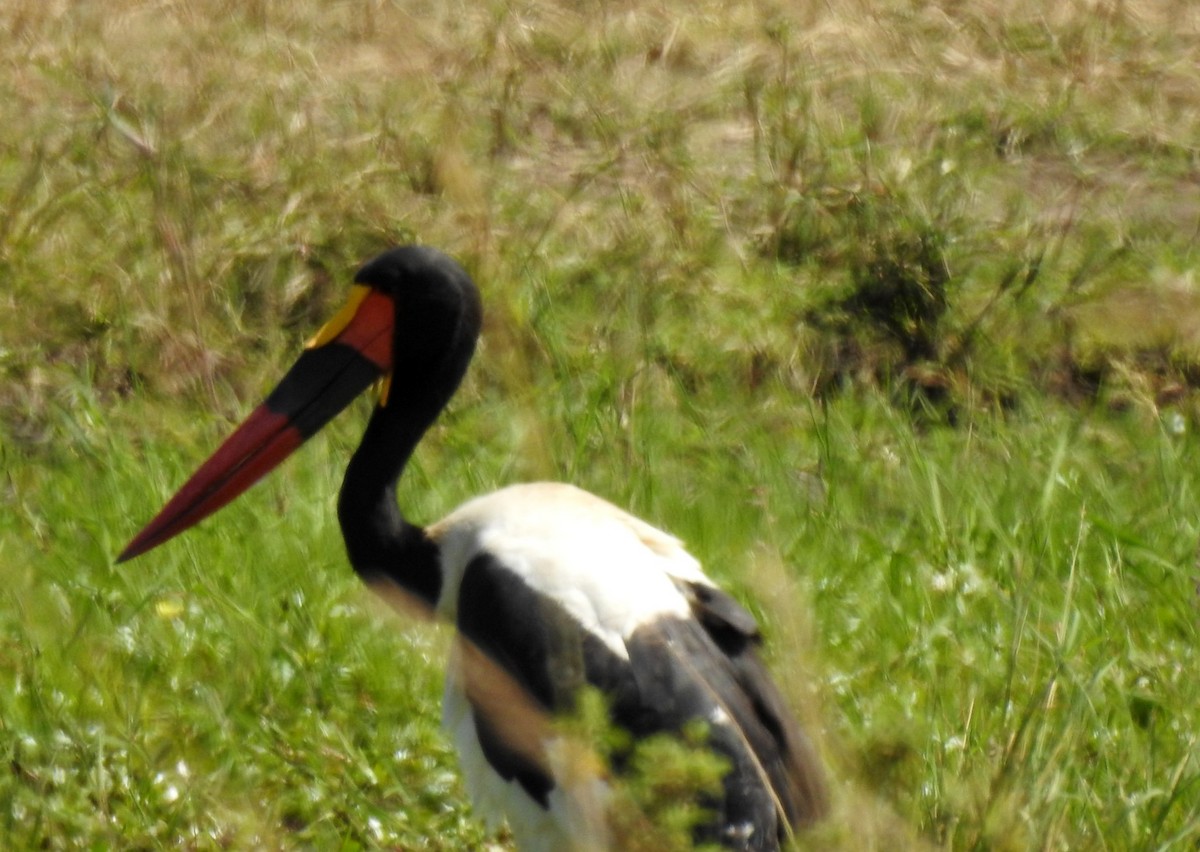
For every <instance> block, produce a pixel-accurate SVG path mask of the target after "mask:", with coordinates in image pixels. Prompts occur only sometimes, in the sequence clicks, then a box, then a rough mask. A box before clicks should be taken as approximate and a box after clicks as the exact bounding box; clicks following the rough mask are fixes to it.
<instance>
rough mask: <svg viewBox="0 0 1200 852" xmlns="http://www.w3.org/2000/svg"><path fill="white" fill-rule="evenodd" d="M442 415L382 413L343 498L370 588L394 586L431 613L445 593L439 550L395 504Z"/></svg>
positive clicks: (351, 549) (347, 528)
mask: <svg viewBox="0 0 1200 852" xmlns="http://www.w3.org/2000/svg"><path fill="white" fill-rule="evenodd" d="M437 414H438V411H437V410H436V409H435V410H433V411H421V409H420V407H419V406H414V407H409V406H405V408H404V412H403V413H400V412H398V411H396V410H393V409H391V408H377V409H376V410H375V413H374V414H373V415H372V417H371V422H370V423H369V424H368V425H367V431H366V434H365V435H363V440H362V443H361V444H360V445H359V447H358V449H357V450H356V451H355V453H354V456H353V458H351V459H350V466H349V467H347V468H346V477H345V479H344V480H343V481H342V490H341V493H340V495H339V498H338V520H339V522H340V523H341V526H342V535H343V536H344V537H345V540H346V551H347V553H348V555H349V557H350V564H351V565H353V566H354V570H355V571H357V572H358V574H359V576H360V577H362V578H363V580H364V581H365V582H367V583H371V584H373V583H377V582H380V581H383V580H390V581H391V582H393V583H396V584H397V585H399V586H400V587H401V588H402V589H404V590H405V591H407V592H409V593H411V594H414V595H416V596H417V597H418V598H419V599H420V600H421V602H422V603H424V604H426V605H428V606H430V607H432V606H434V605H435V604H436V603H437V598H438V595H439V594H440V592H441V586H442V577H441V565H440V561H439V557H438V549H437V545H436V544H435V543H434V542H433V541H431V540H430V539H429V538H428V537H427V536H426V535H425V530H424V529H423V528H421V527H420V526H417V525H416V524H411V523H409V522H408V521H406V520H405V519H404V516H403V515H402V514H401V513H400V507H399V506H398V505H397V503H396V484H397V482H398V481H399V479H400V475H401V473H403V471H404V467H405V465H406V464H407V463H408V460H409V458H410V457H411V456H412V453H413V450H414V449H416V446H417V443H418V442H419V441H420V440H421V436H422V435H423V434H424V433H425V430H426V429H428V428H429V426H430V425H431V424H432V423H433V421H434V419H435V418H436V417H437Z"/></svg>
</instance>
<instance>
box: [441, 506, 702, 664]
mask: <svg viewBox="0 0 1200 852" xmlns="http://www.w3.org/2000/svg"><path fill="white" fill-rule="evenodd" d="M429 532H430V535H431V536H432V537H433V538H435V539H436V540H437V541H438V544H439V546H440V548H441V552H442V570H443V581H442V594H441V597H440V599H439V601H438V607H437V608H438V611H439V613H440V614H441V615H442V616H443V617H445V618H447V619H450V620H453V618H454V614H455V609H456V606H457V602H458V589H459V586H460V584H461V583H462V575H463V570H464V569H465V568H466V566H467V565H468V564H469V563H470V561H471V560H472V559H473V558H474V557H475V556H477V555H478V554H479V553H481V552H484V551H486V552H487V553H489V554H491V555H492V556H493V557H495V558H496V559H497V560H499V561H500V563H501V564H503V565H504V566H505V567H506V568H507V569H508V570H510V571H513V572H514V573H516V574H518V575H519V576H520V577H521V578H522V579H523V580H524V581H525V582H526V583H528V584H529V586H530V587H531V588H533V589H535V590H537V591H539V592H541V593H542V594H544V595H546V596H548V597H550V598H553V599H554V600H556V601H558V602H559V603H561V604H562V605H563V606H564V607H565V608H566V609H567V611H568V612H569V613H570V614H571V615H573V616H574V617H575V618H578V619H579V620H580V622H581V623H582V624H583V625H584V626H585V627H586V628H588V629H589V630H592V631H593V632H595V634H596V635H597V636H599V637H600V638H601V639H603V640H604V642H605V644H607V645H608V646H609V647H610V648H612V650H613V651H614V652H615V653H617V654H619V655H621V656H622V657H626V656H627V654H626V651H625V644H624V640H625V639H626V638H627V637H628V636H630V635H631V634H632V633H633V631H634V630H635V629H637V627H638V626H640V625H642V624H645V623H646V622H648V621H651V620H653V619H655V618H657V617H661V616H664V615H674V616H677V617H681V618H686V617H688V616H689V614H690V610H689V607H688V602H687V600H686V599H685V598H684V596H683V595H682V594H681V593H680V592H679V590H678V588H677V587H676V585H675V582H674V581H675V580H683V581H687V582H694V583H704V584H707V585H711V581H710V580H709V579H708V578H707V577H706V576H705V575H704V572H703V571H702V570H701V569H700V565H699V563H698V562H697V561H696V560H695V559H694V558H693V557H692V556H691V555H690V554H689V553H688V552H687V551H686V550H684V548H683V545H682V544H681V543H680V542H679V540H678V539H676V538H674V537H673V536H670V535H668V534H667V533H664V532H662V531H661V530H659V529H656V528H655V527H652V526H650V525H649V524H647V523H646V522H644V521H641V520H639V519H638V518H635V517H634V516H632V515H630V514H628V513H627V512H624V511H622V510H620V509H618V508H617V507H616V506H614V505H612V504H611V503H608V502H607V501H605V500H602V499H600V498H599V497H596V496H594V495H592V494H589V493H587V492H586V491H582V490H580V489H578V488H575V487H574V486H570V485H562V484H557V483H535V484H529V485H514V486H510V487H508V488H504V489H501V490H500V491H496V492H493V493H491V494H488V495H486V496H483V497H479V498H476V499H474V500H471V501H469V502H467V503H464V504H463V505H462V506H460V507H459V508H458V509H456V510H455V511H454V512H452V513H451V514H450V515H448V516H447V517H446V518H445V519H443V520H442V521H440V522H438V523H437V524H435V525H433V526H432V527H430V529H429Z"/></svg>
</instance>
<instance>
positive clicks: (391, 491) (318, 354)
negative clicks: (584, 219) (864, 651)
mask: <svg viewBox="0 0 1200 852" xmlns="http://www.w3.org/2000/svg"><path fill="white" fill-rule="evenodd" d="M354 280H355V286H354V287H353V288H352V292H351V296H350V299H349V302H348V304H347V305H346V306H345V308H343V309H342V311H340V312H339V313H338V314H337V315H336V316H335V317H334V318H333V319H332V320H331V321H330V322H329V323H327V324H326V325H325V326H324V327H323V328H321V330H320V331H319V332H318V333H317V334H316V336H314V337H313V338H312V340H310V341H309V343H308V345H307V347H306V349H305V351H304V352H303V354H301V356H300V358H299V360H298V361H297V362H296V364H295V365H294V366H293V367H292V368H291V370H290V371H289V372H288V373H287V375H286V376H285V377H284V378H283V380H282V381H281V382H280V384H279V385H278V387H276V388H275V390H274V391H273V392H272V393H271V394H270V395H269V396H268V397H267V399H266V401H265V402H264V403H263V404H262V405H260V406H259V407H258V408H257V409H255V410H254V411H253V412H252V413H251V414H250V416H249V417H248V418H247V419H246V420H245V422H243V423H242V425H241V426H240V427H239V428H238V429H237V430H236V431H235V432H234V433H233V434H232V435H231V436H230V437H229V438H228V439H227V440H226V441H225V443H224V444H223V445H222V446H221V447H220V448H219V449H218V450H217V451H216V453H215V454H214V455H213V456H212V457H211V458H210V459H209V460H208V461H206V462H205V463H204V464H203V465H202V466H201V467H200V469H199V470H198V471H197V472H196V473H195V474H194V475H193V476H192V478H191V479H190V480H188V482H187V483H186V484H185V485H184V486H183V487H182V489H180V491H179V492H178V493H177V494H176V495H175V496H174V497H173V498H171V500H170V501H169V502H168V503H167V505H166V506H165V507H164V508H163V509H162V511H161V512H159V514H158V515H157V516H156V517H155V518H154V519H153V520H152V521H151V522H150V523H149V525H147V526H146V528H145V529H143V530H142V531H141V532H140V533H138V535H137V536H136V537H135V538H134V539H133V540H132V541H131V542H130V543H129V545H128V546H127V547H126V548H125V550H124V551H123V552H122V553H121V555H120V556H119V557H118V561H124V560H127V559H131V558H133V557H135V556H138V555H139V554H142V553H145V552H146V551H147V550H149V549H150V548H152V547H155V546H157V545H159V544H162V543H163V542H164V541H166V540H168V539H169V538H171V537H173V536H175V535H177V534H178V533H180V532H183V531H184V530H185V529H187V528H189V527H191V526H192V525H193V524H195V523H197V522H198V521H200V520H201V519H203V518H204V517H206V516H208V515H209V514H211V513H212V512H215V511H216V510H217V509H219V508H221V507H222V506H224V505H225V504H226V503H228V502H229V501H231V500H233V499H234V498H235V497H237V496H238V495H239V494H241V493H242V492H243V491H244V490H245V489H246V488H248V487H249V486H250V485H252V484H253V483H254V482H256V481H257V480H258V479H260V478H261V477H263V476H264V475H265V474H267V473H268V472H269V471H270V470H272V469H273V468H274V467H275V466H276V465H278V464H279V463H280V462H281V461H283V459H284V458H285V457H287V456H288V455H289V454H290V453H291V452H292V451H293V450H295V449H296V448H297V447H299V446H300V445H301V444H302V443H303V442H304V441H305V440H306V439H307V438H309V437H310V436H311V435H313V434H314V433H315V432H317V431H318V430H319V429H320V428H321V427H322V426H324V425H325V424H326V423H327V422H328V421H329V420H331V419H332V418H333V417H334V415H336V414H337V413H338V412H339V411H341V410H342V409H343V408H344V407H346V406H347V405H348V404H349V403H350V401H351V400H353V399H354V398H355V397H356V396H358V395H359V394H360V393H361V392H362V391H364V390H366V389H367V388H368V387H369V386H371V385H372V384H375V383H377V382H380V381H382V386H381V388H380V393H379V400H378V404H377V406H376V407H375V409H374V412H373V413H372V415H371V418H370V421H369V422H368V424H367V429H366V433H365V434H364V436H363V439H362V443H361V444H360V445H359V447H358V449H357V450H356V451H355V453H354V455H353V457H352V458H351V459H350V464H349V467H348V468H347V469H346V475H345V480H344V481H343V484H342V489H341V493H340V496H339V500H338V520H339V521H340V523H341V527H342V532H343V535H344V536H345V541H346V549H347V551H348V554H349V558H350V563H351V565H353V566H354V569H355V570H356V571H357V572H358V574H359V575H360V576H361V577H362V578H363V579H364V580H365V581H366V582H367V583H369V584H371V585H372V587H373V588H374V589H376V590H377V591H379V592H380V593H381V594H383V595H384V596H385V597H387V596H389V595H391V594H394V593H397V592H402V593H403V595H404V597H405V598H406V599H410V600H413V601H415V602H417V603H418V604H420V605H423V607H424V608H425V609H427V610H431V611H433V612H434V613H435V614H436V615H438V616H440V617H442V618H444V619H446V620H448V621H449V622H451V623H452V624H454V625H455V626H456V628H457V635H458V637H460V641H459V642H458V643H456V645H455V652H454V653H453V655H452V661H451V663H452V665H451V666H450V672H449V675H448V677H447V685H446V694H445V702H444V712H443V722H444V724H445V726H446V728H447V729H448V730H449V732H450V733H451V734H452V735H453V737H454V738H455V740H456V743H457V746H458V750H459V754H460V760H461V765H462V769H463V772H464V775H465V779H466V784H467V789H468V792H469V793H470V794H471V796H472V798H473V800H474V801H475V803H476V805H477V807H478V808H479V809H480V810H481V811H482V812H483V813H484V814H485V815H487V816H489V817H491V818H495V817H497V816H504V817H507V819H508V821H509V824H510V827H511V829H512V831H513V834H514V836H515V837H516V839H517V841H518V844H519V845H520V847H521V848H522V849H545V850H570V849H589V850H591V849H606V848H612V847H613V845H614V844H616V845H618V846H619V845H623V842H622V841H621V840H619V839H614V837H613V836H612V835H611V833H610V832H609V830H608V828H607V823H606V820H605V818H604V811H605V804H604V803H605V801H606V795H607V791H608V789H609V787H608V784H607V783H606V781H605V780H604V777H603V771H602V770H601V769H599V768H598V767H599V764H598V762H596V761H594V760H588V759H580V757H579V755H580V754H581V752H580V751H579V750H578V749H575V750H572V749H570V748H566V747H565V745H564V742H563V739H562V737H563V734H562V729H561V727H555V726H553V725H552V724H549V723H548V720H549V719H552V718H553V716H554V715H555V714H559V713H562V712H565V711H570V710H571V708H573V707H574V706H575V703H574V699H575V696H576V694H577V692H578V690H579V688H581V687H582V686H584V685H585V684H590V685H591V686H593V687H595V688H596V689H598V690H599V691H600V692H601V694H602V695H603V696H604V697H605V698H606V700H607V706H608V708H609V712H610V715H611V717H612V720H613V722H614V724H615V725H618V726H620V727H622V728H624V729H625V730H627V731H628V733H629V734H630V735H631V736H632V737H634V738H638V737H646V736H649V735H652V734H655V733H660V732H665V733H671V732H679V731H681V730H682V729H683V728H684V727H685V725H688V724H689V723H693V722H695V721H696V720H699V721H700V722H701V724H702V726H706V730H707V739H706V740H705V741H704V742H705V744H706V747H709V748H711V749H712V750H713V751H715V752H716V753H717V754H718V755H719V756H720V757H721V758H723V759H724V761H725V763H726V764H727V765H728V770H727V772H726V774H725V775H724V776H723V780H722V785H721V789H722V792H721V793H719V794H712V795H705V796H704V797H703V801H702V802H701V804H702V806H703V807H704V808H705V810H706V814H707V816H706V818H705V820H704V821H703V823H702V824H701V825H700V826H699V827H698V828H697V829H696V831H695V838H696V839H697V840H698V841H703V842H708V843H716V844H718V845H721V846H723V847H726V848H732V849H747V850H769V849H777V848H779V846H780V844H781V843H784V842H785V841H786V839H787V838H788V837H790V836H791V834H792V831H793V829H794V828H795V827H798V826H805V825H808V824H810V823H812V822H814V821H816V820H817V819H819V818H820V817H821V816H822V815H823V814H824V813H825V812H826V810H827V807H828V804H827V794H826V788H825V783H824V776H823V772H822V768H821V765H820V762H819V760H818V757H817V754H816V751H815V749H814V747H813V746H812V744H811V743H810V741H809V740H808V738H807V737H806V736H805V735H804V733H803V732H802V731H801V730H800V728H799V726H798V725H797V724H796V723H795V722H794V721H793V718H792V716H791V714H790V713H789V712H788V710H787V708H786V706H785V704H784V701H783V699H782V698H781V696H780V693H779V691H778V689H777V688H776V686H775V685H774V683H773V682H772V680H771V678H770V676H769V675H768V673H767V670H766V668H765V667H764V665H763V664H762V662H761V661H760V659H759V657H758V654H757V650H756V648H757V646H758V644H759V641H760V639H759V632H758V627H757V625H756V624H755V621H754V618H753V617H752V616H751V615H750V613H748V612H747V611H746V610H745V609H743V608H742V607H741V606H740V605H739V604H738V603H737V602H735V601H734V599H733V598H732V597H730V596H729V595H727V594H726V593H724V592H722V591H721V590H719V589H718V588H717V587H716V586H715V585H714V584H713V582H712V581H711V580H710V579H709V578H708V577H707V576H705V574H704V572H703V571H702V570H701V568H700V565H699V563H697V561H696V560H695V559H694V558H693V557H692V556H690V555H689V554H688V553H687V551H685V550H684V548H683V546H682V545H681V543H680V542H679V541H678V540H677V539H675V538H673V537H672V536H670V535H667V534H666V533H664V532H661V531H660V530H658V529H656V528H654V527H652V526H650V525H649V524H647V523H645V522H643V521H641V520H639V519H637V518H635V517H633V516H632V515H629V514H627V513H625V512H623V511H622V510H620V509H618V508H617V507H616V506H613V505H612V504H610V503H608V502H606V501H604V500H602V499H600V498H599V497H595V496H593V495H591V494H589V493H587V492H585V491H581V490H579V489H576V488H574V487H572V486H569V485H561V484H549V483H538V484H529V485H514V486H510V487H507V488H504V489H502V490H500V491H496V492H494V493H492V494H489V495H486V496H483V497H479V498H476V499H473V500H470V501H469V502H467V503H465V504H464V505H462V506H460V507H459V508H458V509H456V510H455V511H453V512H451V514H450V515H449V516H448V517H446V518H444V519H443V520H441V521H438V522H437V523H434V524H432V525H430V526H427V527H422V526H419V525H417V524H414V523H412V522H411V521H409V520H407V519H405V518H404V516H403V515H402V514H401V513H400V509H399V507H398V505H397V500H396V484H397V481H398V480H399V477H400V475H401V474H402V473H403V471H404V468H405V465H406V463H407V462H408V460H409V457H410V456H411V455H412V453H413V450H414V449H415V448H416V446H417V442H418V441H419V440H420V439H421V436H422V435H423V434H424V433H425V431H426V430H427V429H428V428H429V427H430V425H432V423H433V422H434V420H435V419H436V418H437V417H438V415H439V413H440V412H441V411H442V409H443V408H444V407H445V406H446V404H447V403H448V402H449V400H450V397H451V396H452V395H453V393H454V392H455V390H456V389H457V388H458V385H459V383H460V382H461V380H462V378H463V375H464V374H465V373H466V370H467V365H468V363H469V362H470V360H471V357H472V355H473V353H474V351H475V345H476V341H477V339H478V337H479V332H480V325H481V306H480V298H479V292H478V290H477V289H476V287H475V285H474V283H473V282H472V281H471V278H470V277H469V276H468V275H467V273H466V272H465V271H464V270H463V269H462V267H461V266H459V265H458V264H457V263H456V262H455V261H453V260H451V259H450V258H449V257H447V256H446V255H444V254H442V253H441V252H439V251H436V250H434V249H430V248H425V247H419V246H406V247H401V248H396V249H393V250H391V251H388V252H386V253H384V254H382V255H380V256H379V257H377V258H375V259H374V260H372V261H370V262H369V263H367V264H366V265H365V266H363V267H362V268H361V269H360V270H359V271H358V274H357V275H356V276H355V279H354Z"/></svg>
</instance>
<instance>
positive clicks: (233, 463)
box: [117, 285, 395, 562]
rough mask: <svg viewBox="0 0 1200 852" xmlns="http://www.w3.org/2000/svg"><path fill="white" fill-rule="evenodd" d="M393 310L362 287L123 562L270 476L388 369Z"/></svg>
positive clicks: (126, 553) (381, 296) (137, 538)
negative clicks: (271, 472) (281, 463)
mask: <svg viewBox="0 0 1200 852" xmlns="http://www.w3.org/2000/svg"><path fill="white" fill-rule="evenodd" d="M394 310H395V309H394V306H393V303H392V299H391V297H389V296H387V295H385V294H383V293H381V292H379V291H378V290H373V289H371V288H369V287H363V286H357V285H356V286H355V287H354V288H352V293H351V296H350V300H349V302H348V303H347V305H346V307H345V308H343V309H342V310H341V312H339V313H338V315H337V316H335V317H334V318H333V319H332V320H330V321H329V323H328V324H326V325H325V326H324V327H323V328H322V329H321V330H320V331H319V332H317V334H316V336H314V337H313V338H312V340H310V341H309V342H308V348H307V349H306V350H305V351H304V353H303V354H302V355H301V356H300V358H299V360H297V361H296V363H295V364H294V365H293V366H292V368H291V369H290V370H289V371H288V373H287V375H286V376H284V378H283V381H281V382H280V383H279V385H278V386H277V387H276V388H275V390H273V391H272V392H271V395H270V396H268V397H267V399H266V400H265V401H264V402H263V403H262V405H260V406H259V407H258V408H256V409H255V410H254V411H253V412H251V413H250V416H249V417H247V418H246V420H245V421H244V422H243V423H242V425H241V426H239V427H238V428H237V430H236V431H235V432H234V433H233V434H232V435H230V436H229V437H228V438H227V439H226V440H225V443H224V444H222V445H221V447H220V448H219V449H218V450H217V451H216V452H215V453H214V454H213V455H212V457H211V458H210V459H209V460H208V461H206V462H205V463H204V464H203V465H201V466H200V469H199V470H197V471H196V472H195V473H194V474H192V478H191V479H189V480H188V481H187V483H186V484H184V486H183V487H182V488H181V489H179V492H178V493H177V494H176V495H175V496H174V497H172V498H171V499H170V501H168V502H167V505H166V506H164V507H163V509H162V511H161V512H159V513H158V515H157V516H156V517H155V518H154V520H152V521H151V522H150V523H149V524H147V525H146V528H145V529H143V530H142V531H141V532H140V533H138V534H137V535H136V536H135V537H134V539H133V541H131V542H129V544H128V545H127V546H126V547H125V549H124V550H123V551H121V555H120V556H118V557H117V561H118V562H124V561H125V560H127V559H132V558H133V557H135V556H139V555H140V554H143V553H145V552H146V551H147V550H150V549H151V548H152V547H157V546H158V545H160V544H162V543H163V542H164V541H166V540H167V539H169V538H172V537H174V536H176V535H178V534H179V533H181V532H183V531H184V530H186V529H188V528H189V527H191V526H193V525H194V524H196V523H198V522H200V521H201V520H203V519H204V518H206V517H208V516H209V515H211V514H212V513H213V512H215V511H217V509H220V508H221V507H222V506H224V505H225V504H226V503H229V502H230V501H231V500H233V499H234V498H235V497H237V496H238V495H239V494H241V493H242V492H243V491H245V490H246V489H247V488H249V487H250V486H251V485H253V484H254V483H255V482H257V481H258V480H260V479H262V477H264V476H266V475H267V474H268V473H269V472H270V471H272V470H273V469H274V468H275V467H276V466H277V465H279V463H280V462H282V461H283V460H284V459H285V458H287V457H288V456H289V455H291V454H292V452H293V451H294V450H295V449H296V448H297V447H299V446H300V445H301V444H303V443H304V442H305V441H306V440H308V438H310V437H311V436H312V435H314V434H316V432H317V431H318V430H320V428H321V427H322V426H324V425H325V424H326V423H328V422H329V421H330V420H332V419H333V417H334V415H336V414H337V413H338V412H339V411H341V410H342V409H343V408H345V407H346V406H347V405H349V404H350V402H351V401H352V400H353V399H354V398H355V397H357V396H358V395H359V394H360V393H362V392H363V391H364V390H366V389H367V388H368V387H370V386H371V384H373V383H374V382H376V381H378V380H379V379H381V378H384V379H386V377H388V376H389V375H390V374H391V369H392V328H393V324H394V322H395V320H394Z"/></svg>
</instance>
